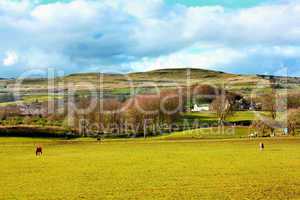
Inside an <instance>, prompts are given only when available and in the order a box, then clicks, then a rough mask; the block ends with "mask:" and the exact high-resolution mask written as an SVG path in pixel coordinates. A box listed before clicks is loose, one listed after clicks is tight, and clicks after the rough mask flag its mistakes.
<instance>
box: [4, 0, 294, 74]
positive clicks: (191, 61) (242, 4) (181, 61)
mask: <svg viewBox="0 0 300 200" xmlns="http://www.w3.org/2000/svg"><path fill="white" fill-rule="evenodd" d="M298 19H300V1H299V0H277V1H276V0H272V1H270V0H242V1H241V0H221V1H220V0H219V1H218V0H144V1H141V0H131V1H125V0H101V1H94V0H65V1H58V0H32V1H29V0H14V1H13V0H1V1H0V43H1V45H0V77H16V76H20V75H22V74H23V73H33V74H34V73H42V72H43V71H47V69H50V68H51V69H52V68H54V69H57V70H58V71H60V73H64V74H68V73H77V72H91V71H101V72H132V71H146V70H153V69H159V68H174V67H195V68H197V67H198V68H206V69H213V70H222V71H226V72H233V73H244V74H257V73H260V74H276V75H286V72H287V73H288V75H291V76H300V20H298Z"/></svg>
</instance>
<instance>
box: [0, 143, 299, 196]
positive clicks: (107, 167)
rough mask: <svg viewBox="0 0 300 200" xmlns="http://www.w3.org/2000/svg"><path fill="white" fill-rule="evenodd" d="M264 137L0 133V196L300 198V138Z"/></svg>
mask: <svg viewBox="0 0 300 200" xmlns="http://www.w3.org/2000/svg"><path fill="white" fill-rule="evenodd" d="M259 142H261V140H258V139H255V140H248V139H231V140H176V141H165V140H153V139H146V140H143V139H135V140H106V141H103V142H101V143H100V144H99V143H97V142H96V141H94V140H89V139H86V140H82V139H79V140H68V141H67V140H55V139H54V140H53V139H28V138H26V139H24V138H0V163H1V167H0V169H1V171H0V172H1V178H0V186H1V187H0V199H5V200H9V199H53V200H54V199H55V200H57V199H270V200H271V199H272V200H274V199H300V170H299V169H300V138H281V139H280V138H276V139H265V140H263V142H264V143H265V146H266V149H265V150H264V151H260V150H259V148H258V144H259ZM38 143H39V144H42V145H43V147H44V154H43V156H41V157H36V156H35V153H34V151H35V145H36V144H38Z"/></svg>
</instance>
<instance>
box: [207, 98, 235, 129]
mask: <svg viewBox="0 0 300 200" xmlns="http://www.w3.org/2000/svg"><path fill="white" fill-rule="evenodd" d="M210 108H211V110H212V111H214V112H215V113H216V115H217V117H218V119H219V123H220V125H223V123H224V121H225V119H226V117H228V115H230V114H231V113H232V104H231V103H230V101H229V100H228V99H227V97H226V96H225V95H220V96H217V97H216V98H215V100H213V102H212V103H211V105H210Z"/></svg>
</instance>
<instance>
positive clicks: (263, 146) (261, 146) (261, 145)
mask: <svg viewBox="0 0 300 200" xmlns="http://www.w3.org/2000/svg"><path fill="white" fill-rule="evenodd" d="M264 148H265V145H264V143H262V142H261V143H259V149H260V150H261V151H262V150H264Z"/></svg>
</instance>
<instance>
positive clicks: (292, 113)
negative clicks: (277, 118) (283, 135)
mask: <svg viewBox="0 0 300 200" xmlns="http://www.w3.org/2000/svg"><path fill="white" fill-rule="evenodd" d="M299 126H300V109H291V110H289V111H288V119H287V128H288V134H289V135H296V129H297V127H299Z"/></svg>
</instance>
